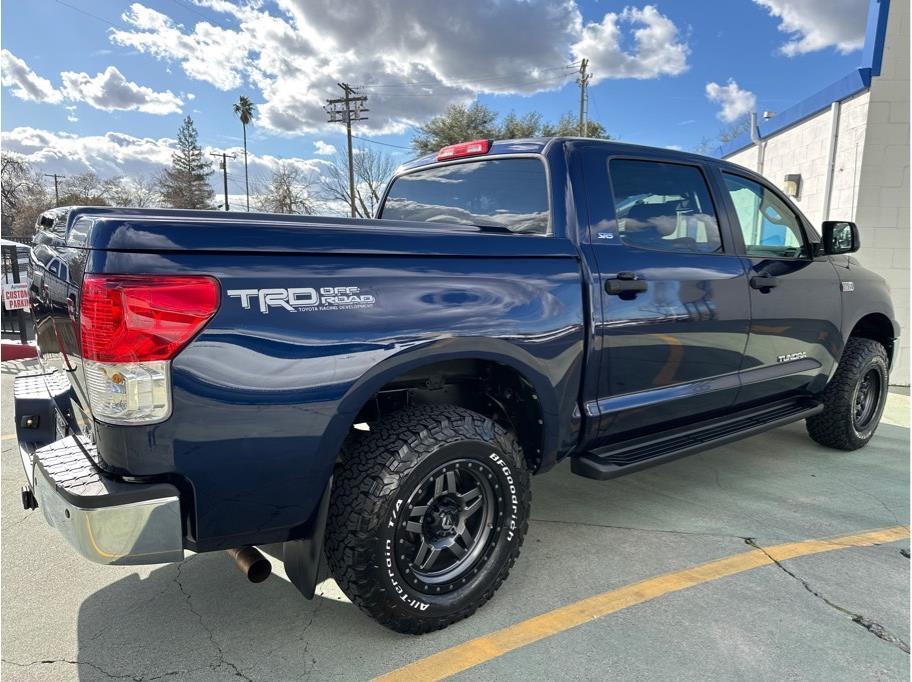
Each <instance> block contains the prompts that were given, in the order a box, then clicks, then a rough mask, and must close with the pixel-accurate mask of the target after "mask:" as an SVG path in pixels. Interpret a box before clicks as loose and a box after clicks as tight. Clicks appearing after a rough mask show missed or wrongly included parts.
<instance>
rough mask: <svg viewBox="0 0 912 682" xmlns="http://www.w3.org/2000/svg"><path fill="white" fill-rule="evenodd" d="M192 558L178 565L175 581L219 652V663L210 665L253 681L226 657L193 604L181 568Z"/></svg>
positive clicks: (188, 606) (249, 681)
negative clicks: (224, 668) (182, 577)
mask: <svg viewBox="0 0 912 682" xmlns="http://www.w3.org/2000/svg"><path fill="white" fill-rule="evenodd" d="M189 561H190V560H189V559H188V560H187V561H184V562H181V563H179V564H178V565H177V573H175V574H174V583H175V584H176V585H177V587H178V589H179V590H180V591H181V594H182V595H184V601H185V602H186V604H187V608H188V609H189V610H190V613H192V614H193V615H194V616H196V618H197V620H198V621H199V624H200V627H202V628H203V630H205V631H206V636H207V637H208V638H209V642H210V643H211V644H212V646H213V648H214V649H215V650H216V651H217V652H218V663H217V664H216V665H214V666H209V667H210V669H212V670H216V669H217V668H219V667H220V666H225V667H227V668H230V669H231V671H232V672H233V673H234V675H235V677H240V678H241V679H244V680H247V682H253V679H252V678H250V677H247V675H245V674H244V673H243V672H241V670H240V669H239V668H238V667H237V666H236V665H235V664H234V663H232V662H231V661H229V660H228V659H227V658H226V657H225V651H224V650H223V649H222V645H221V644H219V642H218V640H217V639H216V638H215V633H213V632H212V628H210V627H209V625H208V624H207V623H206V620H205V619H204V618H203V614H201V613H200V612H199V611H197V610H196V608H195V607H194V606H193V599H192V598H191V596H190V593H189V592H188V591H187V589H186V588H185V587H184V584H183V583H182V582H181V570H182V569H183V566H184V565H185V564H186V563H188V562H189Z"/></svg>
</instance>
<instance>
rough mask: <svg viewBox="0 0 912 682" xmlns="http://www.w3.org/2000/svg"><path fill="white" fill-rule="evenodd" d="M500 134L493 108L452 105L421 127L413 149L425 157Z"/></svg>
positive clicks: (478, 105)
mask: <svg viewBox="0 0 912 682" xmlns="http://www.w3.org/2000/svg"><path fill="white" fill-rule="evenodd" d="M497 131H498V128H497V113H496V112H495V111H493V110H492V109H489V108H488V107H486V106H485V105H483V104H479V103H478V102H474V103H473V104H470V105H469V106H465V105H462V104H452V105H450V107H449V108H448V109H447V110H446V112H444V113H443V114H442V115H440V116H435V117H434V118H432V119H431V120H430V121H428V122H427V123H425V124H424V125H423V126H421V127H419V128H418V134H417V135H416V136H415V137H414V138H413V139H412V146H413V147H414V148H415V150H416V151H418V152H420V153H422V154H430V153H431V152H436V151H437V150H438V149H440V148H441V147H445V146H446V145H448V144H456V143H457V142H466V141H468V140H482V139H486V138H492V137H497Z"/></svg>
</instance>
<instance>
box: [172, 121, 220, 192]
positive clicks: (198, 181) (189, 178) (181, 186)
mask: <svg viewBox="0 0 912 682" xmlns="http://www.w3.org/2000/svg"><path fill="white" fill-rule="evenodd" d="M210 175H212V163H211V162H210V161H209V160H208V159H206V157H204V156H203V150H202V149H201V148H200V146H199V134H198V133H197V132H196V127H195V126H194V125H193V119H191V118H190V117H189V116H188V117H187V118H185V119H184V122H183V124H181V127H180V130H179V131H178V133H177V150H176V151H175V152H174V153H173V154H172V155H171V168H167V169H165V170H164V171H163V172H162V174H161V177H160V178H159V188H160V191H161V195H162V200H163V202H164V204H165V205H166V206H171V207H173V208H197V209H200V208H212V202H213V197H214V192H213V191H212V186H211V185H210V184H209V176H210Z"/></svg>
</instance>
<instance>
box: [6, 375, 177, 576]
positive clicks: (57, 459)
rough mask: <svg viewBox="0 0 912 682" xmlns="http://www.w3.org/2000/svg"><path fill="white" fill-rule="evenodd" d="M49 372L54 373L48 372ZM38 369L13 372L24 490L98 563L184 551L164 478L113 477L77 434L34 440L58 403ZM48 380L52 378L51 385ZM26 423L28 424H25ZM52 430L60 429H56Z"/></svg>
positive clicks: (146, 560) (155, 558) (173, 494)
mask: <svg viewBox="0 0 912 682" xmlns="http://www.w3.org/2000/svg"><path fill="white" fill-rule="evenodd" d="M52 374H53V373H52ZM36 378H37V375H24V376H19V377H16V387H15V389H16V390H15V393H16V432H17V438H18V440H19V452H20V456H21V458H22V464H23V468H24V469H25V474H26V478H27V479H28V489H29V495H24V496H23V499H24V500H26V499H28V498H31V499H33V501H34V502H36V503H37V505H38V508H39V509H41V511H42V513H43V514H44V518H45V519H46V520H47V522H48V524H50V525H51V526H53V527H54V528H56V529H57V530H58V531H59V532H60V534H61V535H63V537H64V538H66V540H67V542H69V543H70V544H71V545H72V546H73V548H74V549H75V550H76V551H77V552H79V554H81V555H82V556H84V557H85V558H87V559H89V560H90V561H94V562H96V563H99V564H120V565H123V564H158V563H167V562H171V561H180V560H181V559H183V558H184V547H183V530H182V524H181V511H180V494H179V492H178V490H177V488H176V487H174V486H173V485H171V484H170V483H134V482H125V481H120V480H117V479H116V478H114V477H112V476H109V475H107V474H106V473H104V472H102V471H101V470H100V469H98V467H97V466H96V465H95V464H94V463H93V461H92V458H91V454H93V451H94V445H92V443H91V442H90V441H89V440H88V439H87V438H85V437H84V436H66V437H62V438H58V439H57V440H54V441H52V442H50V443H48V444H43V443H42V442H40V441H35V440H34V437H35V436H38V435H39V434H41V435H43V436H44V437H47V431H46V430H45V429H44V428H37V427H38V426H41V427H43V426H45V425H47V424H48V423H50V424H54V423H56V422H57V420H56V410H57V409H58V403H57V402H55V400H56V399H57V398H58V396H54V395H53V394H52V393H51V392H49V391H48V388H47V386H45V387H44V391H43V395H42V391H41V389H40V388H39V386H41V385H43V384H44V382H41V383H40V384H39V383H38V382H36V381H35V380H36ZM51 385H53V384H51ZM30 423H31V424H32V426H29V424H30ZM57 435H59V433H58V434H57Z"/></svg>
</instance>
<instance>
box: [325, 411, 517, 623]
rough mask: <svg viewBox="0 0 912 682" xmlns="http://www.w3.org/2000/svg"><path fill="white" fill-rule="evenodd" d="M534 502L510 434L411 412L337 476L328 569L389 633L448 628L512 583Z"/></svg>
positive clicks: (389, 422)
mask: <svg viewBox="0 0 912 682" xmlns="http://www.w3.org/2000/svg"><path fill="white" fill-rule="evenodd" d="M530 496H531V493H530V490H529V475H528V472H527V471H526V469H525V466H524V461H523V457H522V452H521V450H520V448H519V446H518V444H517V443H516V439H515V438H514V437H513V435H512V434H510V433H509V432H507V431H505V430H504V429H503V428H501V427H500V426H498V425H497V424H495V423H494V422H493V421H491V420H490V419H487V418H486V417H483V416H482V415H479V414H477V413H474V412H471V411H469V410H466V409H463V408H460V407H455V406H440V405H433V406H431V405H427V406H419V407H414V408H407V409H405V410H402V411H400V412H398V413H396V414H393V415H390V416H389V417H388V418H385V419H383V420H381V421H380V422H378V423H376V424H373V425H372V430H371V432H370V434H369V435H367V436H365V437H363V438H362V439H360V441H359V442H358V444H357V445H356V446H355V447H354V448H353V449H352V450H351V451H350V452H349V453H347V458H346V460H345V461H344V462H343V464H342V466H341V471H339V472H338V473H337V474H336V478H335V480H334V483H333V494H332V499H331V501H330V510H329V520H328V525H327V536H326V554H327V559H328V562H329V565H330V569H331V570H332V573H333V576H334V577H335V579H336V581H337V582H338V583H339V586H340V587H341V588H342V590H343V591H344V592H345V593H346V595H348V597H349V598H350V599H351V600H352V602H354V603H355V604H356V605H357V606H359V607H360V608H361V609H362V610H364V611H366V612H367V613H368V614H369V615H371V616H372V617H374V618H375V619H377V620H378V621H379V622H381V623H382V624H384V625H386V626H387V627H390V628H392V629H393V630H397V631H399V632H408V633H415V634H419V633H423V632H429V631H431V630H437V629H440V628H443V627H446V626H447V625H449V624H450V623H453V622H455V621H457V620H460V619H462V618H465V617H466V616H469V615H471V614H472V613H473V612H474V611H475V610H476V609H477V608H478V607H479V606H481V605H482V604H484V603H485V602H486V601H487V600H488V599H490V598H491V596H493V594H494V592H495V590H497V588H498V587H500V585H501V584H502V583H503V581H504V580H505V579H506V577H507V574H508V572H509V570H510V568H511V567H512V565H513V563H514V561H515V560H516V557H517V556H518V555H519V549H520V546H521V545H522V541H523V537H524V535H525V532H526V528H527V526H528V511H529V503H530Z"/></svg>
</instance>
